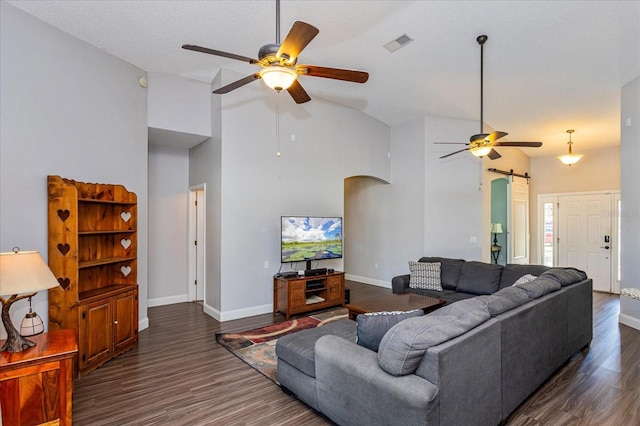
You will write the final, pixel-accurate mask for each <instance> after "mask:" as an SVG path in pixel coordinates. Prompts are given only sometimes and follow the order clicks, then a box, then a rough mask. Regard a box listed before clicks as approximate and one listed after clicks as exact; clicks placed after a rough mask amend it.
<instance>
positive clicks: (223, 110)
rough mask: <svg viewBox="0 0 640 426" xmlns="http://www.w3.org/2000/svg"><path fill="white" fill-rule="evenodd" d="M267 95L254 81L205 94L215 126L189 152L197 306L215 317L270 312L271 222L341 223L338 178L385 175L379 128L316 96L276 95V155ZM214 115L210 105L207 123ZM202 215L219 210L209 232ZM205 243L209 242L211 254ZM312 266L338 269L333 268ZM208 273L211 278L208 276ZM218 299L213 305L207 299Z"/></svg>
mask: <svg viewBox="0 0 640 426" xmlns="http://www.w3.org/2000/svg"><path fill="white" fill-rule="evenodd" d="M214 84H215V83H214ZM336 84H340V82H336ZM343 84H347V83H343ZM310 95H311V96H312V97H313V93H310ZM276 96H277V95H276V93H275V92H273V91H271V90H269V89H266V87H264V85H262V83H261V82H259V81H257V82H255V83H253V84H251V85H247V86H245V87H243V88H242V90H236V91H233V92H231V93H229V94H226V95H223V96H213V97H212V102H213V103H214V104H215V103H217V102H220V109H219V111H220V113H219V117H220V119H219V120H220V123H219V124H215V123H214V125H212V134H213V136H212V140H211V141H207V142H204V143H203V144H201V145H199V146H198V147H196V148H194V149H192V153H191V159H192V160H193V161H192V162H191V164H190V167H191V170H190V184H192V185H193V184H196V183H199V182H197V180H199V179H206V180H207V181H206V183H207V230H208V232H207V234H208V235H207V284H206V297H207V299H208V300H207V301H206V302H207V304H209V303H211V304H212V309H213V312H212V313H213V315H214V316H218V317H220V318H221V319H223V320H227V319H233V318H237V317H243V316H248V315H255V314H259V313H265V312H270V311H271V310H272V308H273V304H272V301H273V281H272V280H273V275H274V274H275V273H276V272H278V269H279V268H280V216H282V215H296V214H300V215H327V216H331V215H336V216H343V197H344V194H343V193H344V179H345V178H346V177H350V176H354V175H370V176H376V177H379V178H381V179H389V175H390V167H389V159H388V157H387V153H388V152H389V128H388V126H386V125H384V124H382V123H380V122H379V121H377V120H375V119H373V118H371V117H369V116H367V115H365V114H362V113H361V112H359V111H356V110H353V109H350V108H346V107H343V106H340V105H337V104H333V103H329V102H327V101H324V100H322V99H320V98H313V100H312V101H311V102H308V103H306V104H303V105H297V104H295V103H294V102H293V101H292V99H291V97H290V96H289V95H288V94H287V93H286V92H283V93H282V94H280V95H279V97H280V98H279V104H280V134H281V141H280V152H281V156H280V157H278V156H276V152H277V151H278V141H277V140H276V137H275V133H276V108H275V103H276ZM216 110H217V106H216V105H214V106H213V107H212V113H213V115H214V117H213V120H217V118H216V117H215V116H216ZM217 126H219V129H220V132H221V133H220V139H219V141H218V139H217V137H218V134H217V132H218V129H217V128H216V127H217ZM292 134H293V135H295V141H292V140H291V135H292ZM218 147H219V148H218ZM218 149H219V151H218ZM196 151H197V154H196ZM218 152H219V159H217V156H218ZM205 156H210V157H209V158H205ZM218 165H219V166H218ZM218 167H219V169H220V172H219V173H220V178H219V179H220V188H221V189H220V197H219V206H215V205H212V203H217V202H218V201H213V200H215V199H216V198H218V197H217V196H214V197H213V199H212V198H210V192H211V191H209V188H212V187H214V186H215V185H214V184H213V183H214V182H215V181H216V180H217V179H218V178H217V177H216V175H215V174H216V173H218V172H217V171H216V170H215V169H216V168H218ZM203 168H207V170H203ZM210 200H211V201H210ZM210 208H213V209H215V210H216V212H215V214H217V213H218V209H219V218H218V219H217V220H219V221H220V231H219V234H217V235H210V234H209V230H210V229H211V228H210V226H209V225H210V221H211V220H213V221H215V220H216V218H215V217H212V218H210V216H209V215H210V214H214V213H212V212H210ZM346 225H347V224H345V226H346ZM209 244H219V247H220V250H219V257H218V256H217V255H216V247H210V246H209ZM265 262H268V264H269V267H268V268H266V269H265V268H264V264H265ZM322 266H323V267H333V268H336V269H343V262H342V261H339V260H338V261H326V262H323V264H322ZM216 268H218V270H219V271H220V275H219V277H218V276H217V274H216V273H215V272H212V273H211V275H210V271H215V270H216ZM218 292H219V294H220V299H219V300H213V299H211V300H209V298H210V296H211V297H212V298H213V297H215V295H216V294H217V293H218Z"/></svg>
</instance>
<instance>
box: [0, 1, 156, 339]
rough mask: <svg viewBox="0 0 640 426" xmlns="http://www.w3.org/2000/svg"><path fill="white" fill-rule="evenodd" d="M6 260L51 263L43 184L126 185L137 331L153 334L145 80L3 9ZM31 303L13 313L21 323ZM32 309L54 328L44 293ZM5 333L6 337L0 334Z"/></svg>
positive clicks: (1, 229)
mask: <svg viewBox="0 0 640 426" xmlns="http://www.w3.org/2000/svg"><path fill="white" fill-rule="evenodd" d="M0 19H1V21H0V23H1V25H0V31H1V32H0V63H1V64H2V72H1V73H0V251H3V252H5V251H9V250H11V248H12V247H13V246H19V247H20V248H21V249H23V250H38V251H39V252H40V253H41V254H42V256H43V258H44V259H45V261H46V260H47V238H48V236H47V233H48V232H47V180H46V177H47V175H50V174H51V175H60V176H63V177H66V178H70V179H75V180H79V181H84V182H102V183H117V184H123V185H124V186H125V187H126V188H127V189H128V190H129V191H133V192H135V193H136V194H137V196H138V282H139V285H140V289H139V290H140V296H139V313H140V318H139V319H140V329H143V328H145V327H146V326H147V318H146V316H147V269H148V263H147V259H148V246H147V238H148V233H147V227H148V205H147V92H146V89H144V88H142V87H140V85H139V84H138V77H139V76H141V75H144V74H145V73H144V71H142V70H141V69H139V68H136V67H134V66H133V65H131V64H129V63H127V62H124V61H122V60H120V59H117V58H115V57H114V56H111V55H109V54H107V53H105V52H104V51H102V50H100V49H98V48H96V47H93V46H91V45H89V44H87V43H85V42H83V41H80V40H78V39H76V38H73V37H71V36H70V35H68V34H67V33H64V32H62V31H60V30H58V29H56V28H54V27H52V26H50V25H48V24H45V23H43V22H42V21H40V20H38V19H36V18H34V17H33V16H31V15H28V14H26V13H24V12H22V11H20V10H18V9H17V8H15V7H13V6H11V5H9V4H7V3H6V2H1V3H0ZM26 306H27V305H26V301H20V302H17V303H16V304H15V306H14V307H15V308H16V309H13V310H12V318H13V321H14V322H16V323H18V324H19V320H21V318H22V317H23V316H24V314H25V312H26V310H27V307H26ZM34 308H35V310H36V311H37V312H38V313H39V314H40V315H41V316H42V318H43V320H44V321H45V324H46V323H47V321H48V315H47V313H48V304H47V293H46V292H40V293H38V294H37V295H36V296H35V298H34ZM3 332H4V330H3Z"/></svg>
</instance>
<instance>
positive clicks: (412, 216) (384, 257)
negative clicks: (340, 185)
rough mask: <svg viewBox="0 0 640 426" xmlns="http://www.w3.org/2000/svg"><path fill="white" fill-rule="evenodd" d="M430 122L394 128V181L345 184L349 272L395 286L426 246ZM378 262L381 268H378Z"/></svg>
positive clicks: (367, 280)
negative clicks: (427, 128)
mask: <svg viewBox="0 0 640 426" xmlns="http://www.w3.org/2000/svg"><path fill="white" fill-rule="evenodd" d="M424 130H425V129H424V120H417V121H413V122H410V123H406V124H404V125H401V126H396V127H392V128H391V184H389V183H385V182H383V181H379V180H375V179H372V178H368V177H356V178H352V179H348V180H347V181H346V182H345V197H344V203H345V209H344V210H345V227H344V235H345V241H346V244H345V271H347V272H348V274H349V278H350V279H353V280H356V281H359V282H365V283H369V284H374V285H381V286H385V287H390V286H391V279H392V278H393V277H394V276H395V275H399V274H404V273H405V272H406V271H407V268H408V265H407V261H408V260H416V259H417V258H419V257H420V256H421V253H422V250H423V244H424V242H423V238H422V236H423V234H424V212H423V205H424V186H425V182H424V179H423V178H422V173H423V171H424V150H425V147H424V145H425V142H424V140H425V137H424ZM376 265H377V268H376Z"/></svg>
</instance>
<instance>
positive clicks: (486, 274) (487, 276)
mask: <svg viewBox="0 0 640 426" xmlns="http://www.w3.org/2000/svg"><path fill="white" fill-rule="evenodd" d="M502 269H503V267H502V265H495V264H493V263H484V262H474V261H471V262H464V263H463V264H462V268H460V277H458V288H457V290H458V291H461V292H463V293H471V294H476V295H481V294H492V293H495V292H496V291H497V290H498V286H499V285H500V276H501V275H502Z"/></svg>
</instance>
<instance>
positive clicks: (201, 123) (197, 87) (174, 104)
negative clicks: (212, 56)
mask: <svg viewBox="0 0 640 426" xmlns="http://www.w3.org/2000/svg"><path fill="white" fill-rule="evenodd" d="M147 78H148V80H149V93H148V95H149V121H148V124H149V127H153V128H158V129H168V130H175V131H177V132H183V133H191V134H195V135H205V136H211V92H210V91H209V85H208V84H207V83H203V82H201V81H194V80H189V79H186V78H183V77H178V76H175V75H170V74H163V73H157V72H155V73H154V72H150V73H149V74H148V77H147Z"/></svg>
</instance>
